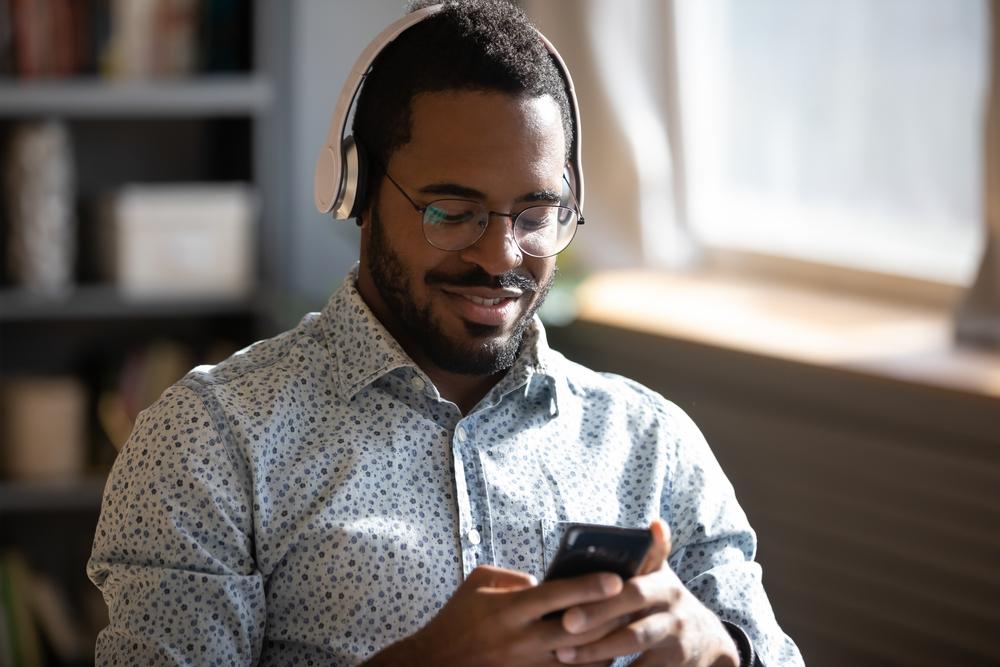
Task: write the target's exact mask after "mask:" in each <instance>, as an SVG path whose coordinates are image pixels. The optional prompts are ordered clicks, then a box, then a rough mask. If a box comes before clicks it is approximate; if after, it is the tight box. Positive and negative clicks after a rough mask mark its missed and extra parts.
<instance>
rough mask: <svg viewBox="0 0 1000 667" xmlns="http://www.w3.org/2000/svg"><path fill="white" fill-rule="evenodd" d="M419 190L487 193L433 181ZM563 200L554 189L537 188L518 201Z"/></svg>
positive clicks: (475, 195) (469, 195) (448, 193)
mask: <svg viewBox="0 0 1000 667" xmlns="http://www.w3.org/2000/svg"><path fill="white" fill-rule="evenodd" d="M417 192H419V193H421V194H425V195H446V196H452V197H461V198H462V199H486V194H485V193H484V192H482V191H480V190H476V189H475V188H470V187H468V186H465V185H459V184H458V183H431V184H430V185H425V186H424V187H422V188H420V189H419V190H417ZM561 200H562V197H561V196H560V195H559V194H558V193H556V192H553V191H552V190H536V191H535V192H529V193H527V194H524V195H521V196H520V197H518V198H517V200H516V201H517V202H519V203H521V202H548V203H552V204H558V203H559V202H560V201H561Z"/></svg>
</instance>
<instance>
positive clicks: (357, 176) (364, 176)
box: [345, 137, 372, 224]
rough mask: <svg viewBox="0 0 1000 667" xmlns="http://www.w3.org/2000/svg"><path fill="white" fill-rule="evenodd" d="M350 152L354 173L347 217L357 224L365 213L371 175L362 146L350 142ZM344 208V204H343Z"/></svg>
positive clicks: (365, 152) (366, 152)
mask: <svg viewBox="0 0 1000 667" xmlns="http://www.w3.org/2000/svg"><path fill="white" fill-rule="evenodd" d="M351 150H352V151H353V152H354V155H353V156H352V164H354V165H356V166H355V172H354V176H353V178H354V200H353V201H352V202H351V210H350V213H349V214H348V217H351V218H354V219H355V220H358V224H360V223H361V221H360V218H361V214H362V213H364V211H365V206H366V205H367V200H368V191H369V189H370V186H371V182H372V175H371V173H369V169H368V165H369V162H368V151H366V150H365V147H364V145H363V144H360V143H358V142H357V141H354V140H353V137H352V141H351ZM348 177H349V178H350V172H348ZM345 208H346V202H345Z"/></svg>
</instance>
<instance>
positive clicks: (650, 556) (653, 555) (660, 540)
mask: <svg viewBox="0 0 1000 667" xmlns="http://www.w3.org/2000/svg"><path fill="white" fill-rule="evenodd" d="M649 530H650V532H651V533H653V543H652V544H651V545H650V546H649V551H647V552H646V557H645V558H644V559H643V561H642V566H641V567H640V568H639V574H649V573H650V572H656V571H657V570H659V569H660V568H661V567H663V563H664V562H665V561H666V560H667V556H669V555H670V549H671V548H672V545H671V542H670V526H668V525H667V522H666V521H664V520H663V519H655V520H654V521H653V522H652V523H651V524H649Z"/></svg>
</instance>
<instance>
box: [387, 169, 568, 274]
mask: <svg viewBox="0 0 1000 667" xmlns="http://www.w3.org/2000/svg"><path fill="white" fill-rule="evenodd" d="M382 173H383V174H384V175H385V177H386V178H387V179H389V182H390V183H392V184H393V185H394V186H395V187H396V189H397V190H398V191H399V194H401V195H403V197H404V198H405V199H406V201H408V202H410V206H412V207H413V210H414V211H416V212H417V213H419V214H420V217H421V221H420V228H421V231H422V232H423V235H424V241H426V242H427V245H429V246H431V247H432V248H437V249H438V250H441V251H443V252H461V251H463V250H467V249H469V248H471V247H472V246H474V245H476V244H477V243H479V241H480V240H481V239H482V238H483V236H485V235H486V230H487V228H488V227H489V226H490V218H492V217H493V216H494V215H496V216H499V217H501V218H510V232H511V237H512V238H513V239H514V245H516V246H517V248H518V250H520V251H521V252H523V253H524V254H525V255H527V256H528V257H534V258H535V259H547V258H549V257H555V256H556V255H558V254H559V253H561V252H563V251H564V250H566V248H568V247H569V246H570V244H571V243H573V239H575V238H576V232H577V227H579V226H580V225H582V224H584V222H585V221H584V218H583V213H582V212H581V211H580V206H579V202H577V199H576V193H575V192H573V188H572V186H570V183H569V179H567V178H566V175H565V174H563V180H564V181H565V182H566V186H567V187H566V189H567V190H569V194H570V197H572V198H573V208H572V209H570V207H568V206H561V205H559V204H534V205H532V206H527V207H525V208H524V209H522V210H520V211H518V213H517V215H514V214H513V213H503V212H501V211H494V210H491V209H490V208H488V207H487V206H486V205H485V204H483V203H481V202H478V201H476V200H474V199H465V198H463V197H442V198H440V199H435V200H434V201H430V202H427V204H426V205H425V206H421V205H420V204H418V203H417V202H415V201H414V200H413V198H412V197H410V195H408V194H407V193H406V190H404V189H403V186H401V185H400V184H399V183H397V182H396V179H394V178H393V177H392V175H391V174H389V170H388V169H385V168H383V169H382ZM439 201H464V202H469V203H470V204H475V205H477V206H482V207H483V208H484V209H486V224H485V225H483V228H482V231H481V232H479V236H477V237H476V238H475V239H474V240H473V241H471V242H470V243H469V244H468V245H465V246H462V247H461V248H452V249H450V250H448V249H445V248H439V247H438V246H436V245H434V244H433V243H431V240H430V239H429V238H427V230H426V224H427V223H426V222H424V218H425V217H426V213H427V209H429V208H430V207H431V206H433V205H434V204H435V203H436V202H439ZM532 208H565V209H569V210H572V211H573V213H574V214H575V215H576V224H575V225H574V226H573V235H572V236H570V237H569V241H567V242H566V245H564V246H563V247H562V248H560V249H559V250H557V251H556V252H554V253H552V254H551V255H534V254H532V253H530V252H528V251H527V250H525V249H524V248H522V247H521V243H520V242H519V241H518V240H517V234H515V233H514V229H515V228H516V226H517V219H518V218H519V217H521V215H522V214H523V213H524V212H525V211H527V210H529V209H532Z"/></svg>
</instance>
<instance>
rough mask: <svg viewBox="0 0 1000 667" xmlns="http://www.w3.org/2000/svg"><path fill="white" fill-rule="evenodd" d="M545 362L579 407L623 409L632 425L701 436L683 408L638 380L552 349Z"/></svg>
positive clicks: (621, 410)
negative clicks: (605, 370) (582, 363)
mask: <svg viewBox="0 0 1000 667" xmlns="http://www.w3.org/2000/svg"><path fill="white" fill-rule="evenodd" d="M548 364H549V365H548V367H549V369H550V370H551V372H552V374H553V376H554V377H555V378H556V383H557V386H560V387H561V388H563V389H564V390H565V393H566V394H567V396H566V398H567V399H569V400H570V401H572V402H575V403H577V404H578V407H579V408H580V409H581V410H585V411H588V412H590V411H594V410H597V411H601V412H619V411H620V412H625V413H627V414H628V417H629V421H630V422H631V423H632V425H633V427H634V428H639V427H641V426H645V427H646V428H650V429H656V430H659V431H661V435H662V434H663V433H662V432H666V433H668V434H672V435H675V436H677V437H681V436H684V435H691V432H692V431H693V432H694V433H697V435H698V437H700V435H701V434H700V433H699V432H698V430H697V427H695V425H694V422H693V421H692V420H691V418H690V417H689V416H688V415H687V413H686V412H685V411H684V410H683V409H682V408H680V407H679V406H678V405H677V404H675V403H674V402H673V401H671V400H669V399H667V398H666V397H664V396H663V395H662V394H660V393H659V392H657V391H655V390H653V389H650V388H649V387H647V386H645V385H644V384H642V383H640V382H636V381H635V380H632V379H631V378H627V377H624V376H622V375H618V374H615V373H607V372H600V371H595V370H592V369H590V368H588V367H586V366H583V365H581V364H579V363H576V362H574V361H571V360H569V359H567V358H566V357H565V356H563V355H562V354H561V353H558V352H555V351H550V356H549V358H548ZM562 398H563V397H560V400H561V399H562Z"/></svg>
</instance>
